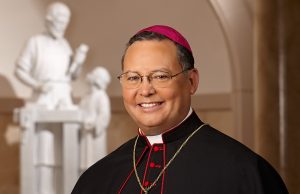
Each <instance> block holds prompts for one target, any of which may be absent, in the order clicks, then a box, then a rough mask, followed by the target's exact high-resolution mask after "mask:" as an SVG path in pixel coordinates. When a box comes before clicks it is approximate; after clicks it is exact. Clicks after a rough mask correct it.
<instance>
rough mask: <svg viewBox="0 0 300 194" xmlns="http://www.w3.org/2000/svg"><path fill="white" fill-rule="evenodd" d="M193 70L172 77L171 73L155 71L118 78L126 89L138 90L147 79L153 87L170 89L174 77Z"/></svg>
mask: <svg viewBox="0 0 300 194" xmlns="http://www.w3.org/2000/svg"><path fill="white" fill-rule="evenodd" d="M191 69H192V68H188V69H184V70H182V71H181V72H179V73H176V74H174V75H172V74H171V73H170V72H166V71H161V70H158V71H153V72H151V73H150V74H149V75H140V74H139V73H138V72H133V71H127V72H125V73H122V74H121V75H119V76H118V79H119V80H120V82H121V85H122V86H123V87H124V88H128V89H134V88H138V87H139V86H140V85H141V83H142V82H143V78H144V77H146V78H147V80H148V81H149V83H151V84H152V86H153V87H157V88H164V87H168V85H169V83H170V82H171V80H172V78H173V77H176V76H178V75H179V74H181V73H183V72H185V71H188V70H191Z"/></svg>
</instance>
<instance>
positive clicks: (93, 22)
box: [0, 0, 300, 194]
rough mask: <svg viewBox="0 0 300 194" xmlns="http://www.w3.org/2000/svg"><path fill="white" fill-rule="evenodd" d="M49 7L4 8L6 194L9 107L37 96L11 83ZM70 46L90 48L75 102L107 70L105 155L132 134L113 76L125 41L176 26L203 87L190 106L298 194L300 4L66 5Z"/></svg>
mask: <svg viewBox="0 0 300 194" xmlns="http://www.w3.org/2000/svg"><path fill="white" fill-rule="evenodd" d="M51 2H53V1H51V0H43V1H41V0H21V1H20V0H0V26H1V27H0V194H17V193H19V186H20V180H19V170H20V169H19V146H20V131H19V130H18V126H17V125H16V124H14V123H13V109H14V108H17V107H20V106H23V104H24V100H25V99H27V98H28V97H30V95H31V90H30V89H29V88H27V87H26V86H24V85H23V84H22V83H20V82H19V81H18V80H17V79H16V78H15V76H14V69H15V61H16V59H17V57H18V55H19V54H20V51H21V49H22V47H23V46H24V44H25V42H26V40H27V39H28V38H29V37H30V36H32V35H35V34H37V33H40V32H42V31H44V16H45V13H46V7H47V5H49V4H50V3H51ZM62 2H64V3H66V4H67V5H68V6H69V7H70V9H71V12H72V17H71V22H70V25H69V27H68V30H67V32H66V38H67V39H68V40H69V42H70V44H71V46H72V48H73V49H74V48H76V47H77V46H79V44H80V43H86V44H88V45H89V46H90V51H89V53H88V57H87V61H86V63H85V64H84V67H83V69H82V72H81V76H80V78H79V79H78V80H76V81H75V82H74V83H73V88H74V99H75V101H76V99H79V98H80V97H82V95H84V94H85V93H86V92H87V85H86V81H85V75H86V73H87V72H89V71H91V70H92V69H93V68H94V67H96V66H103V67H105V68H107V69H108V71H109V72H110V74H111V76H112V82H111V84H110V85H109V87H108V90H107V92H108V95H109V97H110V100H111V106H112V120H111V123H110V125H109V128H108V149H109V150H108V151H109V152H111V151H113V150H114V149H116V148H117V147H118V146H119V145H121V144H122V143H124V142H125V141H127V140H128V139H129V138H131V137H133V136H134V135H135V134H136V126H135V124H134V123H133V121H132V120H131V119H130V117H129V116H128V115H127V113H126V111H125V110H124V107H123V104H122V96H121V88H120V85H119V82H118V79H117V78H116V77H117V76H118V75H119V74H120V73H121V66H120V60H121V56H122V54H123V51H124V48H125V44H126V42H127V41H128V39H129V38H130V37H131V36H132V35H133V34H134V33H135V32H137V31H138V30H139V29H141V28H144V27H147V26H150V25H154V24H163V25H170V26H172V27H174V28H175V29H177V30H178V31H179V32H181V33H182V34H183V35H184V36H185V37H186V38H187V39H188V41H189V43H190V45H191V47H192V49H193V53H194V57H195V61H196V67H197V68H198V70H199V72H200V84H199V88H198V91H197V93H196V95H194V96H193V108H194V109H195V110H196V112H197V113H198V114H199V116H200V117H201V118H202V120H204V121H205V122H208V123H210V124H211V125H212V126H214V127H216V128H218V129H219V130H220V131H222V132H224V133H226V134H228V135H229V136H231V137H233V138H235V139H237V140H239V141H241V142H242V143H244V144H246V145H247V146H248V147H250V148H251V149H252V150H254V151H255V152H257V153H259V154H260V155H262V156H263V157H265V158H266V159H267V160H268V161H269V162H270V163H271V164H272V165H273V166H274V167H275V168H276V169H277V170H278V172H279V173H280V174H281V176H282V177H283V179H284V181H285V183H286V184H287V186H288V189H289V191H290V193H291V194H300V186H299V183H300V167H299V164H300V151H299V150H300V130H299V126H300V119H299V115H300V81H299V75H300V64H299V63H300V54H299V53H300V36H299V34H300V11H299V10H300V1H298V0H275V1H274V0H186V1H180V0H163V1H162V0H153V1H141V0H127V1H123V0H110V1H101V0H85V1H82V0H72V1H71V0H69V1H68V0H65V1H62Z"/></svg>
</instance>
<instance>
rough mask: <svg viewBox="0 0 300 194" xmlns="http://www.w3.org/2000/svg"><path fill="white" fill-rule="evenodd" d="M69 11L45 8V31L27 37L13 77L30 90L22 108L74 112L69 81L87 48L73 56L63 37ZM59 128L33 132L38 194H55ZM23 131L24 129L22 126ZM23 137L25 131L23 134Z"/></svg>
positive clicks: (39, 127) (45, 125) (43, 126)
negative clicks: (28, 100)
mask: <svg viewBox="0 0 300 194" xmlns="http://www.w3.org/2000/svg"><path fill="white" fill-rule="evenodd" d="M70 16H71V12H70V9H69V8H68V7H67V6H66V5H65V4H63V3H61V2H54V3H52V4H50V5H49V7H48V9H47V14H46V20H45V22H46V32H44V33H41V34H38V35H35V36H33V37H31V38H30V39H29V40H28V42H27V44H26V45H25V48H24V49H23V51H22V52H21V55H20V56H19V58H18V60H17V64H16V71H15V73H16V76H17V78H19V79H20V80H21V81H22V82H23V83H24V84H26V85H28V86H29V87H31V88H32V89H33V94H32V99H31V101H30V102H27V103H26V105H25V107H26V108H28V109H33V110H36V109H37V110H74V109H77V106H75V105H74V104H73V102H72V98H71V85H70V82H71V80H72V79H75V78H76V76H77V75H78V73H79V71H80V68H81V66H82V64H83V63H84V61H85V59H86V54H87V51H88V46H87V45H85V44H81V45H80V46H79V47H78V48H77V49H76V52H75V54H74V55H73V53H72V49H71V47H70V45H69V43H68V41H67V40H66V39H65V38H64V34H65V30H66V28H67V26H68V24H69V20H70ZM59 126H60V125H59V124H56V123H39V124H37V126H36V129H35V132H34V135H35V137H34V139H35V140H34V142H26V141H25V143H33V144H34V148H35V149H34V150H32V151H33V152H34V161H35V163H34V166H35V171H36V180H37V183H36V184H37V190H36V191H37V193H38V194H57V193H61V191H59V189H60V188H59V187H60V186H59V184H61V183H59V182H61V181H59V178H61V175H59V174H60V173H61V172H60V171H61V167H62V166H61V165H62V164H61V163H62V162H61V160H62V159H61V154H62V153H61V140H60V138H61V136H62V132H61V130H60V127H59ZM24 129H26V127H24ZM23 136H24V137H23V138H25V137H26V130H24V131H23Z"/></svg>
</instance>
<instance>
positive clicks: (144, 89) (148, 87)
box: [139, 76, 155, 97]
mask: <svg viewBox="0 0 300 194" xmlns="http://www.w3.org/2000/svg"><path fill="white" fill-rule="evenodd" d="M154 93H155V88H154V87H153V85H152V83H151V82H150V80H149V78H148V77H146V76H144V77H143V78H142V82H141V85H140V87H139V94H140V95H141V96H145V97H147V96H151V95H153V94H154Z"/></svg>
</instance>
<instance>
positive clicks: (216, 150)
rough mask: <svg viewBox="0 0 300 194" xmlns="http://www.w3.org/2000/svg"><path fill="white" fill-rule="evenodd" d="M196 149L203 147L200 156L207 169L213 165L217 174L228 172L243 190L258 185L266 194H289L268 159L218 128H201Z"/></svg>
mask: <svg viewBox="0 0 300 194" xmlns="http://www.w3.org/2000/svg"><path fill="white" fill-rule="evenodd" d="M200 139H201V140H200ZM199 147H203V148H201V151H199V153H200V154H201V155H202V156H203V157H206V158H205V161H206V164H207V165H208V166H214V167H215V168H216V171H217V173H219V172H226V173H225V174H228V173H230V174H231V178H233V177H234V178H235V179H236V181H239V180H242V181H240V182H242V183H240V184H242V185H243V186H244V187H245V188H251V187H250V186H249V185H251V184H257V188H261V189H262V190H264V191H266V193H288V192H287V190H286V187H285V184H284V182H283V180H282V179H281V177H280V175H279V174H278V173H277V171H276V170H275V169H274V168H273V167H272V165H271V164H270V163H269V162H268V161H267V160H265V159H264V158H263V157H261V156H260V155H259V154H257V153H255V152H254V151H252V150H251V149H250V148H248V147H247V146H245V145H244V144H242V143H240V142H239V141H237V140H235V139H233V138H231V137H229V136H227V135H226V134H224V133H222V132H220V131H218V130H217V129H214V128H213V127H211V126H206V127H204V128H203V130H201V132H200V133H199V134H198V148H199ZM202 153H205V154H202ZM219 175H220V174H219ZM220 176H221V175H220ZM274 185H276V186H274ZM252 188H253V187H252ZM279 191H281V192H279Z"/></svg>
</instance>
